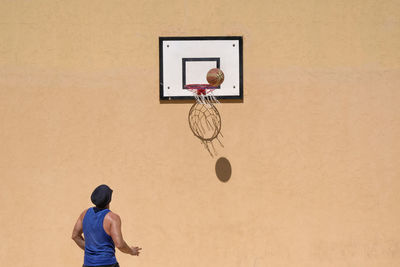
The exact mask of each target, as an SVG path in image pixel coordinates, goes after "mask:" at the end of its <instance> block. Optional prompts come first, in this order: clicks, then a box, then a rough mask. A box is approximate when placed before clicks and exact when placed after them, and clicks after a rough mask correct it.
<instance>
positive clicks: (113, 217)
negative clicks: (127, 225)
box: [105, 210, 121, 222]
mask: <svg viewBox="0 0 400 267" xmlns="http://www.w3.org/2000/svg"><path fill="white" fill-rule="evenodd" d="M105 218H106V219H107V220H109V221H112V222H114V221H115V222H118V221H121V217H119V215H118V214H116V213H115V212H112V211H111V210H110V212H109V213H107V215H106V217H105Z"/></svg>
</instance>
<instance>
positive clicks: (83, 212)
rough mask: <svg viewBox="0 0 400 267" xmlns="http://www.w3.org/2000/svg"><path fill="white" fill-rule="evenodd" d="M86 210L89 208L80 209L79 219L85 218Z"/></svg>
mask: <svg viewBox="0 0 400 267" xmlns="http://www.w3.org/2000/svg"><path fill="white" fill-rule="evenodd" d="M88 210H89V209H85V210H84V211H82V213H81V216H80V219H82V220H83V218H85V215H86V213H87V211H88Z"/></svg>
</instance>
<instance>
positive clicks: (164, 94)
mask: <svg viewBox="0 0 400 267" xmlns="http://www.w3.org/2000/svg"><path fill="white" fill-rule="evenodd" d="M242 46H243V38H242V37H236V36H229V37H160V38H159V49H160V99H161V100H171V99H190V98H193V93H192V92H191V91H189V90H187V88H185V87H186V85H187V84H206V83H207V79H206V76H207V72H208V71H209V70H210V69H212V68H220V69H221V70H222V71H223V72H224V75H225V80H224V82H223V83H222V84H221V86H220V87H219V88H217V89H215V90H214V92H213V93H214V95H215V96H216V97H217V98H218V99H243V47H242Z"/></svg>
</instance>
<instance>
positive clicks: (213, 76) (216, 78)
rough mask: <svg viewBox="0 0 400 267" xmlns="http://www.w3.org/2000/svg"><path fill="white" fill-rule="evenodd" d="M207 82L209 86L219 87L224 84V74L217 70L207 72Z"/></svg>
mask: <svg viewBox="0 0 400 267" xmlns="http://www.w3.org/2000/svg"><path fill="white" fill-rule="evenodd" d="M207 82H208V83H209V84H210V85H211V86H215V87H217V86H220V85H221V83H223V82H224V73H223V72H222V70H220V69H218V68H214V69H211V70H209V71H208V72H207Z"/></svg>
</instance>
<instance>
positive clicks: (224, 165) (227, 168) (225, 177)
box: [215, 157, 232, 183]
mask: <svg viewBox="0 0 400 267" xmlns="http://www.w3.org/2000/svg"><path fill="white" fill-rule="evenodd" d="M215 173H216V174H217V177H218V179H219V180H220V181H221V182H223V183H226V182H228V181H229V179H230V178H231V175H232V167H231V163H230V162H229V160H228V159H227V158H224V157H221V158H219V159H218V160H217V163H215Z"/></svg>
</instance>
